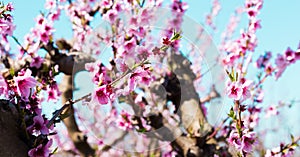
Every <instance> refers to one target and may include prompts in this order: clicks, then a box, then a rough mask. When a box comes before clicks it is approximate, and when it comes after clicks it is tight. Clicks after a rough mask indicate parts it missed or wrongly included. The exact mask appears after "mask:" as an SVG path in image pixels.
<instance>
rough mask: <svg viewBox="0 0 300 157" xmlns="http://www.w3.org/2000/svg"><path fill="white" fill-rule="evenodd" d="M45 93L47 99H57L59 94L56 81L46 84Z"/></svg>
mask: <svg viewBox="0 0 300 157" xmlns="http://www.w3.org/2000/svg"><path fill="white" fill-rule="evenodd" d="M47 93H48V94H47V96H48V101H50V100H53V101H55V102H56V101H57V100H58V99H59V96H60V94H61V93H60V91H59V89H58V86H57V84H56V83H53V84H51V85H49V86H48V88H47Z"/></svg>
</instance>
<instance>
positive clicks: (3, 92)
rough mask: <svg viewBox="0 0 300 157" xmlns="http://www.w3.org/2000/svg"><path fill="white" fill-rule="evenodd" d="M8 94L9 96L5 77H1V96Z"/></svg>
mask: <svg viewBox="0 0 300 157" xmlns="http://www.w3.org/2000/svg"><path fill="white" fill-rule="evenodd" d="M6 94H7V84H6V82H5V79H4V78H3V76H2V75H0V95H6Z"/></svg>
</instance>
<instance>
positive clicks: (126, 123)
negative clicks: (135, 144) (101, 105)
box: [117, 110, 133, 131]
mask: <svg viewBox="0 0 300 157" xmlns="http://www.w3.org/2000/svg"><path fill="white" fill-rule="evenodd" d="M117 125H118V127H119V128H120V129H122V130H125V131H126V130H129V129H132V128H133V126H132V124H131V115H130V114H129V113H128V112H126V111H124V110H122V111H121V113H120V116H119V118H118V120H117Z"/></svg>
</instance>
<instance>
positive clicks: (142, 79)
mask: <svg viewBox="0 0 300 157" xmlns="http://www.w3.org/2000/svg"><path fill="white" fill-rule="evenodd" d="M151 80H152V78H151V75H150V71H149V68H142V67H138V68H137V69H136V71H135V72H133V73H132V74H131V76H130V78H129V83H128V86H129V91H133V90H134V89H135V88H136V86H137V83H138V82H139V83H141V84H144V85H149V84H150V82H151Z"/></svg>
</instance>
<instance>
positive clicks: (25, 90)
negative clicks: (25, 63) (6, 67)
mask: <svg viewBox="0 0 300 157" xmlns="http://www.w3.org/2000/svg"><path fill="white" fill-rule="evenodd" d="M14 81H15V85H16V87H17V93H18V94H19V95H20V96H22V97H23V98H25V100H27V99H28V97H29V94H30V92H31V90H32V89H33V88H34V87H35V86H36V85H37V81H36V80H35V79H34V78H33V77H32V76H31V71H30V70H29V69H27V70H26V71H25V72H23V73H19V76H17V77H14Z"/></svg>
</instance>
